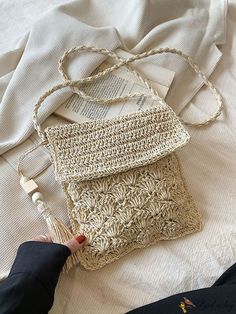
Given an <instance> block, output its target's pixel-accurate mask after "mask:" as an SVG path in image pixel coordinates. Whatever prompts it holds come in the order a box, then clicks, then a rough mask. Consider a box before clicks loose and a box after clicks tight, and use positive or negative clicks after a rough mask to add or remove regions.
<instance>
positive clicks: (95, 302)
mask: <svg viewBox="0 0 236 314" xmlns="http://www.w3.org/2000/svg"><path fill="white" fill-rule="evenodd" d="M24 1H25V2H26V3H29V2H30V1H29V0H24ZM24 1H23V2H24ZM40 2H41V0H39V1H37V5H38V6H39V7H40V4H39V3H40ZM111 2H112V5H111ZM174 2H175V8H176V9H175V10H173V9H172V6H173V1H164V0H163V1H161V0H160V1H129V2H127V1H73V2H70V1H66V2H65V3H64V4H63V6H59V7H57V8H56V7H55V8H53V9H52V10H51V11H49V12H48V13H46V15H44V16H43V15H41V13H42V12H41V10H40V9H39V11H38V15H40V16H39V20H38V21H37V22H35V23H34V24H33V25H32V27H31V29H30V31H29V33H28V34H26V35H25V36H24V38H22V40H21V41H20V42H19V43H18V44H17V45H14V44H12V43H13V42H15V41H16V39H17V38H16V37H13V34H15V35H16V34H17V36H19V35H21V29H20V27H18V28H17V29H16V30H15V32H13V31H12V32H10V31H9V32H8V34H10V35H9V36H10V37H11V39H12V42H10V39H9V36H8V38H7V40H6V42H7V43H6V47H5V48H6V50H4V43H3V42H2V41H1V46H0V48H1V55H0V72H1V74H0V75H1V76H0V94H1V103H0V154H1V157H0V173H1V175H0V217H1V219H0V233H1V237H0V248H1V252H4V253H2V254H1V258H0V270H1V275H2V274H4V273H5V272H7V271H8V270H9V268H10V265H11V263H12V261H13V259H14V255H15V252H16V249H17V247H18V246H19V244H20V243H21V242H23V241H24V240H26V239H29V238H32V237H34V236H35V235H37V234H42V233H45V232H47V230H46V226H45V224H44V221H42V220H41V219H40V218H39V216H38V214H37V212H36V211H35V209H34V205H33V204H32V202H31V200H30V198H28V197H27V196H26V195H25V194H24V191H23V190H22V189H21V187H20V185H19V178H18V175H17V173H16V161H17V158H18V157H19V155H20V154H21V153H23V152H24V151H25V150H26V149H27V148H30V147H32V145H33V144H34V143H36V142H37V141H38V137H37V135H36V134H35V133H33V124H32V121H31V113H32V109H33V106H34V103H35V102H36V101H37V99H38V97H39V96H40V95H41V94H42V92H43V91H45V90H46V89H48V87H50V86H52V85H54V84H56V83H58V82H60V80H61V78H60V76H59V74H58V71H57V60H58V58H59V57H60V56H61V55H62V54H63V52H64V50H67V49H69V48H71V47H72V46H75V45H80V44H87V45H95V46H100V47H105V48H108V49H113V50H114V49H116V48H117V47H123V48H124V49H126V50H128V51H130V52H131V53H139V52H142V51H145V50H148V49H149V48H154V47H156V48H158V47H163V46H169V47H174V48H178V49H181V50H183V51H184V52H186V53H188V54H189V55H191V56H192V57H193V58H194V59H195V61H197V62H198V63H199V65H200V67H201V69H202V70H203V71H205V72H207V73H208V74H210V73H212V72H213V74H212V75H211V81H212V82H213V83H215V84H216V86H217V87H218V89H219V90H220V91H221V93H222V94H223V97H224V100H225V112H224V115H223V116H222V117H221V119H220V120H219V121H218V122H217V123H216V124H214V125H213V126H211V127H209V128H203V129H193V128H191V129H189V132H190V134H191V136H192V140H191V142H190V143H189V144H188V145H187V146H186V147H184V148H182V149H181V151H179V153H178V154H179V157H180V159H181V163H182V166H183V170H184V175H185V178H186V181H187V184H188V187H189V190H190V193H191V194H192V196H193V198H194V199H195V200H196V203H197V207H198V208H199V209H200V210H201V213H202V214H203V217H202V218H203V230H202V232H200V233H196V234H194V235H191V236H189V237H185V238H183V239H181V240H180V239H179V240H176V241H171V243H170V242H161V243H159V244H158V245H155V246H153V247H150V248H147V249H144V250H139V251H134V252H132V253H131V254H129V255H127V256H125V257H123V258H122V259H121V260H119V261H116V262H114V263H112V264H110V265H108V266H106V267H105V268H103V269H101V270H98V271H95V272H93V274H92V276H91V273H89V272H86V271H85V270H83V269H81V268H79V267H78V268H76V269H74V270H72V271H71V272H70V273H69V274H67V275H62V276H61V278H60V282H59V284H58V287H57V292H56V296H55V303H54V307H53V309H52V310H51V313H57V314H62V313H78V312H79V313H86V314H87V313H124V312H125V311H128V310H130V309H133V308H135V307H138V306H141V305H143V304H146V303H149V302H153V301H156V300H158V299H161V298H164V297H166V296H169V295H171V294H174V293H177V292H181V291H185V290H191V289H197V288H201V287H204V286H209V285H211V284H212V283H213V282H214V281H215V279H216V278H217V277H219V275H221V273H222V272H223V271H224V270H226V269H227V268H228V267H229V266H231V265H232V264H233V262H235V255H236V252H235V247H236V240H235V239H236V237H235V213H234V208H235V203H236V202H235V201H236V195H235V192H234V186H235V177H236V166H235V153H236V151H235V147H236V146H235V138H236V134H235V133H236V132H235V127H234V125H235V118H236V111H235V92H234V86H235V75H234V73H235V69H236V60H235V34H234V32H233V29H234V28H235V19H236V1H235V0H233V1H230V2H229V4H228V5H227V2H226V1H213V0H212V1H193V0H189V1H174ZM13 3H14V5H13ZM0 4H4V5H5V7H6V8H7V4H6V0H0ZM9 5H10V4H9ZM20 5H21V6H22V2H20ZM11 6H12V10H15V12H16V13H15V15H16V20H17V10H19V4H18V2H17V1H11ZM227 7H228V14H227V15H226V13H227ZM13 8H14V9H13ZM124 8H125V9H124ZM25 11H26V9H25ZM0 12H1V10H0ZM19 12H20V10H19ZM29 12H30V11H29ZM28 14H29V15H30V13H28ZM0 15H1V13H0ZM226 16H227V19H226ZM3 20H4V19H3ZM18 23H20V22H19V20H18ZM226 23H227V24H226ZM226 26H227V27H226ZM9 27H10V26H9ZM13 27H14V24H13V22H12V29H13ZM12 29H11V30H12ZM226 30H227V36H226ZM1 36H2V32H1ZM190 39H191V40H190ZM102 60H103V59H102V58H101V56H95V55H93V54H90V55H81V56H79V57H78V58H76V59H73V62H72V64H71V66H70V67H69V73H70V74H71V77H73V78H79V77H82V76H85V75H87V74H89V73H90V72H91V71H93V69H94V68H95V67H96V66H97V65H98V64H99V63H100V62H102ZM155 62H157V63H158V64H160V65H162V66H165V67H167V68H170V69H171V70H174V71H176V77H175V82H174V84H173V85H172V86H171V88H170V90H169V93H168V96H167V98H166V101H167V103H169V104H170V105H171V106H172V108H173V109H174V110H175V111H176V112H177V113H179V112H180V111H181V110H182V109H183V108H185V109H184V111H185V114H186V116H188V117H190V118H191V119H202V118H205V117H206V116H207V113H208V112H211V110H213V107H214V99H213V97H212V95H210V94H209V92H208V91H207V89H205V88H201V89H200V87H201V82H200V81H198V79H197V78H196V76H195V74H192V72H191V70H188V69H187V65H185V64H184V63H182V61H181V60H179V59H176V58H173V56H168V55H165V56H161V57H160V56H158V58H156V59H155ZM199 89H200V91H199ZM198 91H199V92H198ZM196 94H197V95H196ZM70 95H71V91H69V90H68V91H66V92H62V93H58V94H57V95H56V96H55V97H50V99H49V101H48V102H47V103H45V105H44V107H43V108H42V111H41V121H43V120H44V126H46V125H51V124H55V123H57V124H58V123H59V124H63V123H68V122H67V121H66V120H63V119H61V118H58V117H56V116H55V115H50V113H52V112H53V111H54V110H55V108H57V107H58V106H59V105H60V103H62V102H63V100H64V99H66V98H67V97H69V96H70ZM190 100H191V101H190ZM189 101H190V103H189V104H188V105H186V104H187V103H188V102H189ZM49 115H50V117H49ZM46 117H48V118H47V119H46ZM22 168H23V170H24V171H25V174H26V175H28V176H32V177H34V178H35V181H36V182H37V183H38V185H39V186H40V190H41V191H42V192H43V193H44V194H45V196H46V198H47V201H48V202H49V205H50V206H51V207H52V209H53V211H54V214H55V215H57V216H59V217H60V218H62V219H63V220H64V221H67V218H66V216H67V215H66V212H65V208H66V204H65V199H64V195H63V192H62V191H61V188H60V185H59V184H58V183H57V182H56V181H55V178H54V173H53V169H52V166H51V163H50V161H49V157H48V153H47V151H46V150H45V149H44V148H38V149H37V150H36V151H35V153H33V154H31V155H30V156H27V158H26V159H25V160H24V162H23V164H22Z"/></svg>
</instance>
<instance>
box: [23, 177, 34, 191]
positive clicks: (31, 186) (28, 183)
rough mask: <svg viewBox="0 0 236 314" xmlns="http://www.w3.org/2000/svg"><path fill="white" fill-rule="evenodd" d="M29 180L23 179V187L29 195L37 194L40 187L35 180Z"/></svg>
mask: <svg viewBox="0 0 236 314" xmlns="http://www.w3.org/2000/svg"><path fill="white" fill-rule="evenodd" d="M26 180H27V178H25V177H22V178H21V180H20V183H21V186H22V188H23V189H24V191H25V192H26V193H27V194H31V193H33V192H35V191H36V190H37V188H38V185H37V184H36V183H35V182H34V180H32V179H31V180H28V181H26Z"/></svg>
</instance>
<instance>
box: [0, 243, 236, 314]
mask: <svg viewBox="0 0 236 314" xmlns="http://www.w3.org/2000/svg"><path fill="white" fill-rule="evenodd" d="M70 254H71V253H70V250H69V248H68V247H66V246H64V245H61V244H55V243H42V242H34V241H29V242H25V243H23V244H22V245H21V246H20V247H19V249H18V252H17V256H16V259H15V262H14V264H13V266H12V269H11V271H10V274H9V277H8V278H7V279H6V280H5V281H3V282H2V283H0V314H47V313H48V311H49V310H50V308H51V307H52V305H53V301H54V292H55V287H56V284H57V281H58V277H59V274H60V271H61V269H62V267H63V265H64V263H65V261H66V259H67V257H68V256H69V255H70ZM91 275H92V274H91ZM77 313H79V311H78V312H77ZM128 313H130V314H131V313H132V314H142V313H143V314H178V313H179V314H181V313H187V314H198V313H201V314H226V313H227V314H228V313H235V314H236V264H234V265H233V266H231V267H230V268H229V269H228V270H227V271H226V272H225V273H224V274H223V275H222V276H221V277H220V278H219V279H218V280H217V281H216V282H215V283H214V284H213V286H212V287H210V288H205V289H199V290H195V291H188V292H184V293H179V294H176V295H173V296H171V297H168V298H165V299H163V300H160V301H157V302H155V303H151V304H148V305H145V306H143V307H140V308H138V309H134V310H132V311H129V312H128ZM68 314H69V313H68ZM71 314H72V313H71ZM81 314H86V313H81Z"/></svg>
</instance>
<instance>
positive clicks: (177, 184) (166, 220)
mask: <svg viewBox="0 0 236 314" xmlns="http://www.w3.org/2000/svg"><path fill="white" fill-rule="evenodd" d="M80 51H95V52H99V53H103V54H105V55H108V56H110V57H112V58H115V59H116V61H118V63H117V64H115V65H114V66H112V67H111V68H109V69H106V70H104V71H103V72H100V73H98V74H96V75H93V76H90V77H88V78H85V79H81V80H77V81H72V80H70V79H69V78H68V76H67V75H66V74H65V71H64V68H63V64H64V61H65V58H66V57H67V56H68V55H69V54H70V53H74V52H80ZM163 52H170V53H176V54H179V55H181V56H182V57H184V58H185V60H187V61H188V63H189V64H190V66H191V67H192V68H193V69H194V70H195V71H196V72H197V73H198V74H199V75H200V76H201V77H202V78H203V80H204V82H205V84H206V85H208V86H209V87H210V89H211V90H212V92H213V93H214V95H215V96H216V98H217V101H218V105H219V107H218V111H217V112H216V114H215V115H214V116H212V117H211V118H210V119H208V120H207V121H204V122H203V123H201V125H206V124H208V123H210V122H212V121H214V120H215V119H216V117H217V116H219V114H220V111H221V106H222V103H221V97H220V95H219V94H218V92H217V90H216V89H215V88H214V87H213V85H212V84H211V83H210V82H209V81H208V80H207V78H206V77H205V76H204V75H203V74H202V73H201V72H200V70H199V68H198V67H197V66H196V64H194V62H193V61H192V59H191V58H190V57H188V56H186V55H184V54H183V53H182V52H181V51H178V50H175V49H169V48H165V49H163V48H161V49H156V50H151V51H149V52H147V53H144V54H140V55H136V56H134V57H131V58H129V59H126V60H123V59H121V58H119V57H118V56H117V55H116V54H115V53H113V52H111V51H108V50H105V49H99V48H94V47H85V46H81V47H77V48H73V49H71V50H69V51H68V52H66V53H65V54H64V56H63V57H62V59H61V60H60V63H59V70H60V72H61V73H62V74H63V77H64V78H65V82H64V83H62V84H59V85H57V86H55V87H53V88H52V89H51V90H50V91H48V92H46V93H45V94H44V95H43V96H42V97H41V98H40V99H39V101H38V103H37V104H36V106H35V109H34V114H33V120H34V125H35V128H36V130H37V132H38V134H39V136H40V137H41V138H42V142H43V144H44V145H45V146H46V147H47V148H48V149H49V151H50V155H51V160H52V163H53V166H54V171H55V178H56V180H58V181H59V182H60V183H61V185H62V187H63V189H64V192H65V194H66V198H67V207H68V214H69V219H70V222H71V226H72V233H73V234H84V235H85V236H86V237H87V245H85V246H84V248H83V249H81V250H80V251H79V252H77V253H76V256H74V260H73V262H70V263H71V266H72V264H75V263H76V262H77V261H78V260H79V262H80V263H81V264H82V265H83V266H84V267H85V268H86V269H89V270H94V269H98V268H100V267H103V266H104V265H106V264H107V263H110V262H112V261H114V260H116V259H118V258H120V257H121V256H123V255H125V254H127V253H129V252H130V251H132V250H134V249H136V248H142V247H146V246H148V245H151V244H153V243H156V242H157V241H160V240H170V239H176V238H179V237H181V236H184V235H186V234H190V233H193V232H196V231H199V230H200V229H201V221H200V216H199V212H198V210H197V208H196V206H195V204H194V202H193V200H192V198H191V196H190V194H189V192H188V191H187V188H186V184H185V181H184V178H183V175H182V172H181V167H180V163H179V161H178V158H177V156H176V154H175V153H173V152H174V151H175V150H176V149H177V148H178V147H181V146H182V145H184V144H186V143H187V142H188V140H189V134H188V132H187V131H186V130H185V128H184V127H183V125H182V124H181V122H180V121H179V119H178V117H177V116H176V115H175V113H174V112H173V110H172V109H171V108H170V107H169V106H168V105H167V104H166V103H165V101H164V100H163V99H162V98H161V97H159V95H158V94H157V92H156V91H154V90H153V89H152V88H151V87H150V86H149V84H148V82H147V81H146V80H145V79H144V78H143V77H141V76H140V74H139V73H137V71H135V70H134V69H133V68H131V66H130V65H129V63H130V62H133V61H134V60H137V59H140V58H144V57H147V56H149V55H152V54H156V53H163ZM124 65H126V66H127V68H128V69H129V70H130V71H132V72H133V73H134V74H135V75H136V76H138V77H139V78H140V79H141V81H142V82H143V83H144V84H146V86H148V88H149V90H150V92H151V93H150V94H148V95H144V94H139V93H137V94H134V95H127V96H125V97H118V98H113V99H97V98H94V97H90V96H88V95H85V94H84V92H83V91H82V90H81V89H79V88H78V86H79V85H81V84H82V83H89V82H92V81H93V80H95V79H99V77H102V76H103V75H106V74H107V73H110V72H111V71H113V70H115V69H117V68H119V67H121V66H124ZM67 86H70V87H71V88H73V91H75V92H76V93H77V94H78V95H80V96H81V97H83V98H85V99H88V100H92V101H96V102H98V103H111V102H115V101H117V100H123V99H127V98H134V97H140V96H141V95H142V96H144V97H152V98H153V100H154V105H153V107H151V108H149V109H146V110H143V111H139V112H135V113H131V114H128V115H126V116H119V117H116V118H112V119H110V120H100V121H92V122H85V123H82V124H78V123H73V124H69V125H59V126H51V127H47V128H46V129H45V130H42V128H41V126H40V124H39V123H38V117H37V113H38V109H39V107H40V105H41V104H42V102H43V101H44V99H45V98H46V97H48V96H49V95H50V94H52V93H53V92H54V91H56V90H58V89H61V88H64V87H67ZM37 201H38V205H40V206H41V207H40V208H39V210H40V211H41V212H42V213H43V214H44V218H45V219H46V220H47V219H48V217H50V215H49V214H45V213H47V206H46V205H45V203H44V202H43V201H42V200H41V199H40V198H39V199H38V200H37ZM48 224H49V225H50V227H51V229H53V228H54V229H56V228H57V227H55V225H56V223H52V222H51V223H48ZM58 229H60V228H59V227H58ZM62 229H63V230H64V231H63V232H66V231H65V228H64V227H63V228H62ZM68 232H69V231H68ZM52 234H53V237H54V241H59V242H63V241H64V238H63V236H62V234H60V230H56V232H55V230H54V233H52ZM58 234H59V236H58Z"/></svg>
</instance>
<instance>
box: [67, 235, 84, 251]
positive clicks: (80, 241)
mask: <svg viewBox="0 0 236 314" xmlns="http://www.w3.org/2000/svg"><path fill="white" fill-rule="evenodd" d="M85 242H86V237H85V236H84V235H83V234H82V235H79V236H78V237H76V238H74V239H71V240H69V241H66V242H65V243H64V245H65V246H67V247H68V248H69V249H70V250H71V253H75V252H76V251H78V250H79V249H80V248H82V247H83V246H84V244H85Z"/></svg>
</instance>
